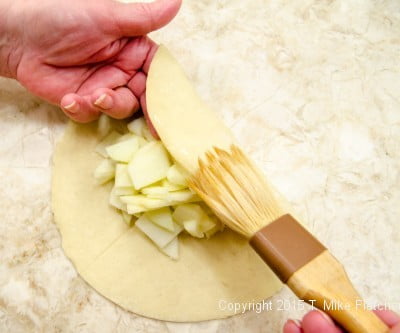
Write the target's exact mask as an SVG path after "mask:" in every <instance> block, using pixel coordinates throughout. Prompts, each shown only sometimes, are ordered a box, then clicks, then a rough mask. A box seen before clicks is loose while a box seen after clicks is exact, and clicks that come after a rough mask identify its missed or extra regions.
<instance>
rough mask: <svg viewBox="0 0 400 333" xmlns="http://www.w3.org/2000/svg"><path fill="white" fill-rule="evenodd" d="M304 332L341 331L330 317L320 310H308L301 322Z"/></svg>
mask: <svg viewBox="0 0 400 333" xmlns="http://www.w3.org/2000/svg"><path fill="white" fill-rule="evenodd" d="M301 326H302V327H303V331H304V333H321V332H324V333H341V332H343V331H342V330H341V329H339V328H338V327H337V326H336V325H335V323H334V322H333V320H332V319H330V318H329V317H328V315H326V314H324V313H322V312H320V311H316V310H314V311H310V312H309V313H307V314H306V315H305V316H304V318H303V320H302V322H301Z"/></svg>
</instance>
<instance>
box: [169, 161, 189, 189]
mask: <svg viewBox="0 0 400 333" xmlns="http://www.w3.org/2000/svg"><path fill="white" fill-rule="evenodd" d="M188 178H189V175H188V173H187V172H186V171H185V170H184V169H183V168H182V167H180V166H178V165H177V164H174V165H172V166H171V167H170V168H169V169H168V172H167V179H168V181H169V182H170V183H172V184H175V185H181V186H185V187H187V186H188V182H187V180H188Z"/></svg>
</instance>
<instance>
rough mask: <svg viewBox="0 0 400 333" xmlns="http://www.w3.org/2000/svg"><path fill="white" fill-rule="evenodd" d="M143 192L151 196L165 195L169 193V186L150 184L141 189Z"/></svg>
mask: <svg viewBox="0 0 400 333" xmlns="http://www.w3.org/2000/svg"><path fill="white" fill-rule="evenodd" d="M141 192H142V193H143V194H145V195H146V196H148V197H149V198H159V197H160V196H161V197H165V195H166V194H167V193H168V188H166V187H163V186H149V187H144V188H142V189H141Z"/></svg>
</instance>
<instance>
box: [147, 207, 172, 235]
mask: <svg viewBox="0 0 400 333" xmlns="http://www.w3.org/2000/svg"><path fill="white" fill-rule="evenodd" d="M145 215H146V217H147V218H148V219H149V220H150V221H151V222H153V223H155V224H157V225H158V226H159V227H161V228H164V229H166V230H169V231H174V221H173V220H172V214H171V210H170V208H169V207H163V208H160V209H157V210H151V211H149V212H147V213H146V214H145Z"/></svg>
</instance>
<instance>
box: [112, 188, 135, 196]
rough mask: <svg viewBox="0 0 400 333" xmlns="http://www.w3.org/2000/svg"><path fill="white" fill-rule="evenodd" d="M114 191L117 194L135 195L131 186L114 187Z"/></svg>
mask: <svg viewBox="0 0 400 333" xmlns="http://www.w3.org/2000/svg"><path fill="white" fill-rule="evenodd" d="M114 192H115V194H116V195H118V196H122V195H124V196H125V195H135V194H136V193H137V192H136V190H135V189H134V188H133V187H116V186H115V187H114Z"/></svg>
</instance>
